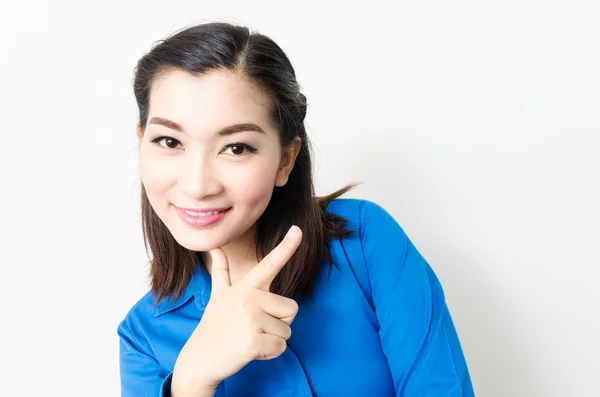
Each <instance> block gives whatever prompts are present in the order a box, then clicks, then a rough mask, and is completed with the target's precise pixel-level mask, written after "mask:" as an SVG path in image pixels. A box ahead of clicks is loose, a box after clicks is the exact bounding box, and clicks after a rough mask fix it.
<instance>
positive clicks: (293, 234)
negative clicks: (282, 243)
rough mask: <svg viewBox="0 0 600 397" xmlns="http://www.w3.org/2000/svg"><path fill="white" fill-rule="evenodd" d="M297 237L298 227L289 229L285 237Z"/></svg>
mask: <svg viewBox="0 0 600 397" xmlns="http://www.w3.org/2000/svg"><path fill="white" fill-rule="evenodd" d="M297 235H298V227H297V226H292V227H290V230H288V233H287V237H288V238H294V237H296V236H297Z"/></svg>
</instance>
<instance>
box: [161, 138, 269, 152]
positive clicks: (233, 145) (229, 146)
mask: <svg viewBox="0 0 600 397" xmlns="http://www.w3.org/2000/svg"><path fill="white" fill-rule="evenodd" d="M163 139H171V140H173V141H175V142H177V143H178V144H181V142H179V141H178V140H177V139H175V138H173V137H170V136H168V135H158V136H156V137H153V138H152V139H151V142H152V143H154V144H157V145H158V142H160V141H162V140H163ZM159 146H160V147H161V148H163V149H172V148H169V147H164V146H161V145H159ZM235 146H240V147H243V148H244V149H246V150H247V151H248V152H250V153H256V151H257V149H256V148H255V147H253V146H250V145H248V144H247V143H243V142H232V143H230V144H227V145H225V147H224V148H223V150H226V149H229V148H231V147H235ZM242 154H243V153H242ZM234 156H241V155H240V154H234Z"/></svg>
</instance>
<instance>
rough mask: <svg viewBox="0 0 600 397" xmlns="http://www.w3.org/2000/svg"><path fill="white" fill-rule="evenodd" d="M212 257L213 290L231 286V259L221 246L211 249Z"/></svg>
mask: <svg viewBox="0 0 600 397" xmlns="http://www.w3.org/2000/svg"><path fill="white" fill-rule="evenodd" d="M209 254H210V257H211V259H212V264H211V276H212V290H213V292H214V291H218V290H220V289H223V288H227V287H231V278H230V277H229V260H227V255H225V252H224V251H223V250H222V249H221V248H215V249H212V250H210V251H209Z"/></svg>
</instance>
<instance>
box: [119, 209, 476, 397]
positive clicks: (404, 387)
mask: <svg viewBox="0 0 600 397" xmlns="http://www.w3.org/2000/svg"><path fill="white" fill-rule="evenodd" d="M328 211H330V212H332V213H335V214H338V215H340V216H342V217H344V218H346V219H347V220H348V221H349V224H348V227H349V228H350V229H352V230H355V231H356V233H354V234H353V235H351V236H349V237H346V238H343V239H338V240H333V241H332V242H331V246H330V248H331V255H332V258H333V262H334V264H335V266H330V265H329V264H327V263H325V262H323V263H322V267H321V271H320V274H319V276H318V277H317V279H316V283H315V289H314V293H313V295H312V297H311V298H306V299H302V300H300V301H299V302H298V304H299V311H298V314H297V316H296V318H295V320H294V322H293V323H292V326H291V327H292V336H291V338H290V339H289V340H288V348H287V349H286V351H285V352H284V353H283V354H282V355H281V356H279V357H277V358H275V359H272V360H265V361H260V360H255V361H252V362H250V363H249V364H248V365H246V366H245V367H244V368H242V369H241V370H240V371H239V372H237V373H236V374H234V375H232V376H230V377H229V378H227V379H225V380H224V381H223V382H221V384H220V385H219V387H218V388H217V390H216V392H215V396H228V397H229V396H236V397H237V396H272V397H277V396H289V397H291V396H293V397H306V396H376V397H386V396H436V397H437V396H444V397H450V396H473V395H474V393H473V387H472V385H471V380H470V377H469V372H468V370H467V364H466V362H465V358H464V356H463V352H462V349H461V346H460V343H459V340H458V336H457V334H456V331H455V328H454V325H453V323H452V319H451V317H450V313H449V311H448V307H447V305H446V302H445V298H444V293H443V291H442V287H441V285H440V283H439V281H438V279H437V277H436V276H435V274H434V272H433V271H432V269H431V268H430V267H429V265H428V264H427V262H426V261H425V259H424V258H423V257H422V256H421V255H420V254H419V252H418V251H417V249H416V248H415V247H414V245H413V244H412V243H411V241H410V240H409V238H408V237H407V236H406V234H405V233H404V231H403V230H402V228H401V227H400V226H399V225H398V223H397V222H396V221H395V220H394V219H393V218H392V217H391V215H390V214H389V213H387V212H386V211H385V210H384V209H382V208H381V207H380V206H378V205H377V204H375V203H373V202H370V201H366V200H358V199H337V200H334V201H333V202H331V203H330V204H329V206H328ZM210 291H211V278H210V275H209V274H208V272H207V271H206V270H205V269H204V267H203V266H198V270H197V271H196V272H195V273H194V275H193V277H192V279H191V281H190V282H189V284H188V286H187V289H186V290H185V293H184V294H183V295H182V297H181V298H180V299H178V300H176V301H175V302H170V301H169V300H163V301H162V302H161V303H160V304H159V305H158V306H156V307H153V306H152V299H153V295H151V294H150V293H148V294H146V295H145V296H144V297H143V298H142V299H141V300H140V301H139V302H138V303H137V304H136V305H135V306H134V307H133V308H132V309H131V310H130V312H129V313H128V314H127V316H126V317H125V319H124V320H123V321H122V322H121V323H120V324H119V327H118V335H119V337H120V371H121V390H122V396H123V397H133V396H136V397H145V396H152V397H157V396H165V397H166V396H169V389H170V381H171V376H172V371H173V367H174V365H175V361H176V359H177V356H178V354H179V351H180V350H181V348H182V347H183V345H184V344H185V343H186V341H187V340H188V338H189V337H190V336H191V334H192V332H193V331H194V329H195V328H196V326H197V324H198V322H199V320H200V318H201V317H202V313H203V312H204V309H205V308H206V305H207V304H208V301H209V298H210Z"/></svg>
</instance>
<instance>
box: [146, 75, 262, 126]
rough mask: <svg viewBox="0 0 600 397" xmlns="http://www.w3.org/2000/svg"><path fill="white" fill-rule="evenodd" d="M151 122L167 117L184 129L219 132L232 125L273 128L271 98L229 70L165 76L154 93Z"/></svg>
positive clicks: (150, 109) (150, 110)
mask: <svg viewBox="0 0 600 397" xmlns="http://www.w3.org/2000/svg"><path fill="white" fill-rule="evenodd" d="M149 102H150V103H149V104H150V108H149V119H150V118H151V117H152V116H160V117H166V118H169V119H171V120H173V121H176V122H178V123H180V124H182V125H183V127H184V128H186V129H187V128H191V129H193V128H218V127H221V126H223V125H225V124H232V123H237V122H239V123H249V122H254V123H260V124H263V125H264V124H269V122H270V110H271V100H270V97H269V95H268V94H267V93H266V92H265V91H264V90H263V89H262V88H260V87H259V86H257V85H256V84H255V83H253V82H252V81H250V80H248V79H247V78H246V77H245V76H243V75H241V74H239V73H234V72H231V71H229V70H222V69H219V70H214V71H211V72H209V73H207V74H204V75H192V74H190V73H187V72H185V71H182V70H169V71H165V72H162V73H161V74H160V75H159V76H157V78H156V79H155V80H154V82H153V84H152V88H151V90H150V101H149Z"/></svg>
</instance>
